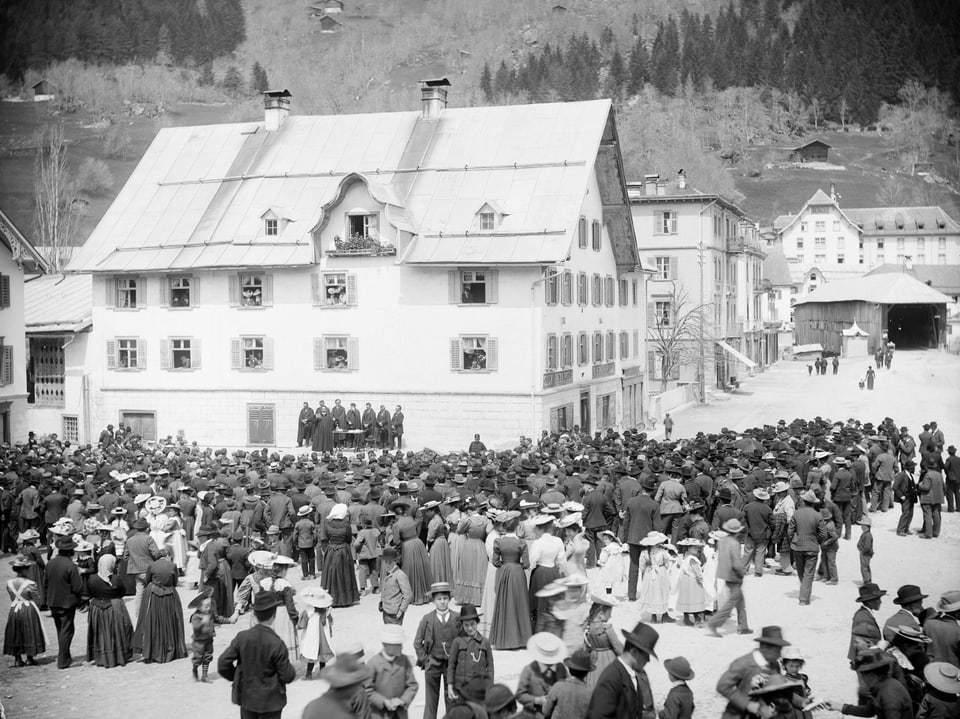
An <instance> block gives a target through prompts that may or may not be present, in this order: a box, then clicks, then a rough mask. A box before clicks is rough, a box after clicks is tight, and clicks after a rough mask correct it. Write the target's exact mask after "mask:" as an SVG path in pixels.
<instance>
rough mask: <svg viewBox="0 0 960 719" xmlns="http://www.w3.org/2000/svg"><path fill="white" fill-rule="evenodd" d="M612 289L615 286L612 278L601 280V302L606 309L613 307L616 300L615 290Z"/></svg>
mask: <svg viewBox="0 0 960 719" xmlns="http://www.w3.org/2000/svg"><path fill="white" fill-rule="evenodd" d="M614 287H615V285H614V281H613V278H612V277H610V276H607V277H605V278H604V279H603V300H604V304H606V306H607V307H613V303H614V301H615V300H616V296H615V292H616V290H615V289H614Z"/></svg>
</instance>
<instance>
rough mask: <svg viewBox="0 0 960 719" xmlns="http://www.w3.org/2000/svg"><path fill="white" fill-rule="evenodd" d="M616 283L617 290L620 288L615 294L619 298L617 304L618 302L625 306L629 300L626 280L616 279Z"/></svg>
mask: <svg viewBox="0 0 960 719" xmlns="http://www.w3.org/2000/svg"><path fill="white" fill-rule="evenodd" d="M617 285H618V287H619V290H620V291H619V293H618V295H617V298H618V299H619V300H620V303H619V304H620V306H621V307H626V306H627V304H629V301H630V298H629V297H628V289H627V281H626V280H618V281H617Z"/></svg>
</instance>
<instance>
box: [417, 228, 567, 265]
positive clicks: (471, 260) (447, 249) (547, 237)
mask: <svg viewBox="0 0 960 719" xmlns="http://www.w3.org/2000/svg"><path fill="white" fill-rule="evenodd" d="M569 253H570V240H569V238H568V237H567V236H566V233H563V232H555V233H552V234H539V235H524V236H506V237H505V236H503V235H468V236H464V237H440V236H438V235H431V236H420V237H418V238H416V239H415V240H414V242H413V244H412V245H411V247H410V248H409V249H408V250H407V252H406V253H405V255H404V257H403V262H406V263H408V264H413V265H417V264H423V265H428V264H434V265H473V264H475V265H489V264H492V263H497V264H517V265H519V264H526V265H540V264H557V263H559V262H563V261H564V260H565V259H566V258H567V255H568V254H569Z"/></svg>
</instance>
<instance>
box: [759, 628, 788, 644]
mask: <svg viewBox="0 0 960 719" xmlns="http://www.w3.org/2000/svg"><path fill="white" fill-rule="evenodd" d="M753 641H755V642H759V643H760V644H772V645H773V646H775V647H787V646H790V642H788V641H787V640H786V639H784V638H783V631H782V630H781V629H780V627H778V626H769V627H763V628H762V629H761V630H760V636H759V637H754V638H753Z"/></svg>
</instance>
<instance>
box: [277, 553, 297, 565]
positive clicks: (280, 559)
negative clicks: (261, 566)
mask: <svg viewBox="0 0 960 719" xmlns="http://www.w3.org/2000/svg"><path fill="white" fill-rule="evenodd" d="M273 566H275V567H295V566H297V561H296V560H295V559H292V558H290V557H288V556H286V555H285V554H277V555H276V556H274V558H273Z"/></svg>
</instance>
